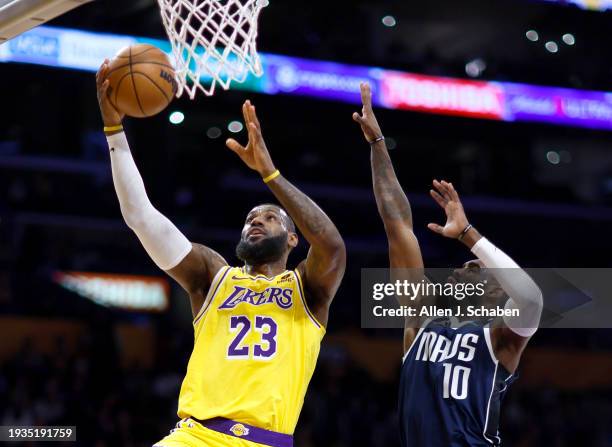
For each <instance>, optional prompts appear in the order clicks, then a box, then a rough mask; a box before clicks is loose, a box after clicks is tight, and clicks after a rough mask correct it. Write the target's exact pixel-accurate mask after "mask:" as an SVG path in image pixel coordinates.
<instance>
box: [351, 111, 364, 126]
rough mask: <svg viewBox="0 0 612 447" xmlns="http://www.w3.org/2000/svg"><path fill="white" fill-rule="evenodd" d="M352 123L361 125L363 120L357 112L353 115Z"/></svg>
mask: <svg viewBox="0 0 612 447" xmlns="http://www.w3.org/2000/svg"><path fill="white" fill-rule="evenodd" d="M353 121H355V122H356V123H359V124H361V123H362V122H363V118H362V117H361V115H359V114H358V113H357V112H355V113H353Z"/></svg>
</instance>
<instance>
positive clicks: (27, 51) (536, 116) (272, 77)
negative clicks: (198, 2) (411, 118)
mask: <svg viewBox="0 0 612 447" xmlns="http://www.w3.org/2000/svg"><path fill="white" fill-rule="evenodd" d="M136 43H149V44H152V45H155V46H157V47H159V48H161V49H162V50H164V51H165V52H166V53H168V55H169V56H170V57H172V56H171V54H170V53H171V50H170V43H169V42H168V41H164V40H157V39H149V38H142V37H133V36H121V35H114V34H103V33H91V32H85V31H79V30H73V29H65V28H55V27H46V26H40V27H37V28H34V29H32V30H30V31H28V32H26V33H24V34H22V35H20V36H17V37H15V38H14V39H12V40H10V41H8V42H6V43H4V44H2V45H0V61H3V62H20V63H30V64H40V65H47V66H52V67H61V68H69V69H76V70H85V71H92V72H95V71H96V70H97V69H98V68H99V66H100V63H101V61H102V60H104V58H106V57H109V55H113V54H115V53H117V51H118V50H119V49H121V48H123V47H125V46H129V45H134V44H136ZM261 59H262V64H263V68H264V74H263V76H261V77H255V76H253V75H249V77H248V78H247V79H246V81H245V82H244V83H242V84H239V83H234V84H232V87H231V88H234V89H242V90H248V91H253V92H260V93H265V94H270V95H275V94H287V95H301V96H309V97H315V98H322V99H327V100H335V101H341V102H348V103H353V104H360V103H361V99H360V94H359V83H360V82H363V81H367V82H369V83H370V85H371V86H372V91H373V102H374V104H375V105H377V106H379V107H385V108H388V109H398V110H411V111H415V112H425V113H435V114H442V115H456V116H463V117H470V118H480V119H490V120H498V121H509V122H512V121H532V122H543V123H551V124H558V125H565V126H575V127H585V128H592V129H603V130H612V92H600V91H587V90H576V89H568V88H557V87H543V86H535V85H529V84H517V83H508V82H491V81H477V80H468V79H457V78H445V77H438V76H425V75H420V74H415V73H407V72H400V71H394V70H387V69H382V68H377V67H365V66H356V65H347V64H340V63H335V62H325V61H316V60H309V59H301V58H295V57H289V56H281V55H274V54H265V53H262V54H261ZM202 80H203V81H206V77H203V78H202Z"/></svg>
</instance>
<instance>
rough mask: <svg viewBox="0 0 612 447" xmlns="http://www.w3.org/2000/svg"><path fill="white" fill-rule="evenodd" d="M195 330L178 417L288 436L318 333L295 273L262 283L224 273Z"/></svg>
mask: <svg viewBox="0 0 612 447" xmlns="http://www.w3.org/2000/svg"><path fill="white" fill-rule="evenodd" d="M194 330H195V342H194V348H193V352H192V354H191V358H190V359H189V365H188V367H187V374H186V376H185V379H184V381H183V385H182V387H181V393H180V396H179V410H178V415H179V417H180V418H187V417H194V418H197V419H200V420H205V419H210V418H214V417H224V418H227V419H232V420H234V421H239V422H243V423H246V424H250V425H254V426H257V427H260V428H263V429H266V430H272V431H276V432H280V433H286V434H292V433H293V431H294V429H295V426H296V424H297V420H298V417H299V414H300V411H301V409H302V404H303V402H304V396H305V394H306V389H307V387H308V383H309V382H310V378H311V377H312V373H313V372H314V368H315V365H316V361H317V357H318V355H319V348H320V344H321V340H322V338H323V335H324V334H325V328H324V327H323V326H322V325H321V324H320V323H319V322H318V321H317V320H316V319H315V317H314V316H313V315H312V313H311V312H310V310H309V309H308V306H307V304H306V299H305V296H304V289H303V287H302V284H301V278H300V275H299V273H298V272H297V271H290V270H286V271H285V272H283V273H281V274H279V275H276V276H274V277H272V278H268V277H265V276H263V275H258V276H251V275H248V274H247V273H246V272H245V271H244V269H243V268H239V267H229V266H226V267H223V268H222V269H221V270H220V271H219V272H218V273H217V275H216V276H215V278H214V280H213V282H212V285H211V288H210V291H209V293H208V296H207V298H206V301H205V303H204V306H203V307H202V309H201V310H200V312H199V313H198V315H197V316H196V318H195V319H194Z"/></svg>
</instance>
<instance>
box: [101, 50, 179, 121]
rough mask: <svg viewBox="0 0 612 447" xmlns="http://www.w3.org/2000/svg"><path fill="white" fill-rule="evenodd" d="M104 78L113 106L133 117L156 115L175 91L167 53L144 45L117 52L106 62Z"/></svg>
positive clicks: (172, 71)
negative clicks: (107, 81)
mask: <svg viewBox="0 0 612 447" xmlns="http://www.w3.org/2000/svg"><path fill="white" fill-rule="evenodd" d="M108 80H109V84H110V85H109V89H108V96H109V98H110V101H111V103H112V104H113V106H114V107H115V108H116V109H117V110H119V111H121V112H124V113H125V114H126V115H128V116H131V117H134V118H145V117H148V116H153V115H156V114H158V113H159V112H161V111H162V110H164V109H165V108H166V107H168V105H169V104H170V102H171V101H172V98H173V97H174V95H175V94H176V90H177V84H176V79H175V73H174V68H173V67H172V65H171V64H170V60H169V59H168V56H166V54H165V53H164V52H163V51H161V50H160V49H159V48H157V47H155V46H153V45H148V44H138V45H132V46H130V47H127V48H124V49H122V50H121V51H119V53H117V55H116V56H115V57H114V58H113V59H112V60H111V61H110V64H109V71H108Z"/></svg>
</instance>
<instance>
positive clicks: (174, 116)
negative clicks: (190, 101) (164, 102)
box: [168, 111, 185, 124]
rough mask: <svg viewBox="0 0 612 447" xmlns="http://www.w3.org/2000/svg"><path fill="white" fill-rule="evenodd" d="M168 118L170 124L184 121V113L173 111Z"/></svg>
mask: <svg viewBox="0 0 612 447" xmlns="http://www.w3.org/2000/svg"><path fill="white" fill-rule="evenodd" d="M168 120H169V121H170V122H171V123H172V124H181V123H182V122H183V121H185V115H184V114H183V112H179V111H175V112H172V113H171V114H170V116H169V117H168Z"/></svg>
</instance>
